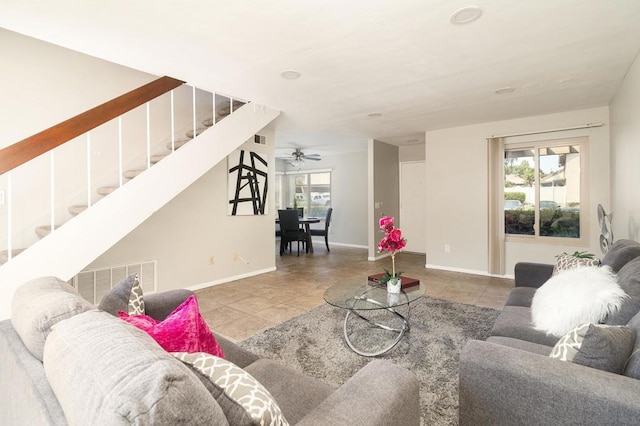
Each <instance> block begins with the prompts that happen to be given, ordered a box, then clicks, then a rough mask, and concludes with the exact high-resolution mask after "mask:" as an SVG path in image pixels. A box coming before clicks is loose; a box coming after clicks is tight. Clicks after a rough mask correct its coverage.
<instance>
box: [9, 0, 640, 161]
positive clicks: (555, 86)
mask: <svg viewBox="0 0 640 426" xmlns="http://www.w3.org/2000/svg"><path fill="white" fill-rule="evenodd" d="M471 5H474V6H478V7H480V8H481V9H482V11H483V15H482V17H481V18H480V19H479V20H476V21H474V22H472V23H469V24H466V25H452V24H451V22H450V17H451V15H452V14H453V13H454V12H455V11H456V10H458V9H460V8H462V7H465V6H471ZM0 27H4V28H7V29H10V30H13V31H17V32H20V33H23V34H27V35H30V36H33V37H36V38H40V39H43V40H46V41H49V42H51V43H55V44H59V45H61V46H65V47H68V48H71V49H74V50H77V51H80V52H84V53H87V54H90V55H94V56H97V57H100V58H103V59H107V60H110V61H113V62H116V63H120V64H122V65H126V66H129V67H132V68H136V69H139V70H142V71H146V72H149V73H152V74H157V75H170V76H172V77H175V78H179V79H182V80H185V81H187V82H188V83H190V84H195V85H196V86H199V87H202V88H205V89H209V90H215V91H218V92H222V93H227V94H231V95H233V96H237V97H240V98H243V99H247V100H251V101H254V102H258V103H263V104H266V105H269V106H270V107H274V108H277V109H280V110H282V112H283V114H282V116H281V118H280V119H279V120H278V122H277V129H276V131H277V139H278V145H279V146H280V147H285V148H286V149H285V150H284V151H285V152H289V151H292V149H291V148H293V147H303V148H305V147H306V148H308V147H313V148H312V149H306V150H305V151H306V152H308V153H311V152H314V153H315V152H319V153H329V152H335V151H336V150H338V151H349V150H357V149H362V147H363V146H364V145H365V142H366V140H367V139H368V138H376V139H380V140H383V141H387V142H390V143H396V144H404V143H406V141H407V140H409V139H416V138H417V139H419V141H424V131H426V130H432V129H437V128H446V127H451V126H459V125H465V124H472V123H478V122H485V121H494V120H502V119H509V118H517V117H523V116H530V115H538V114H545V113H553V112H558V111H566V110H573V109H581V108H588V107H594V106H602V105H607V104H608V103H609V101H610V99H611V98H612V96H613V94H614V93H615V90H616V88H617V87H618V85H619V84H620V82H621V81H622V79H623V77H624V75H625V73H626V72H627V70H628V68H629V66H630V64H631V62H632V61H633V59H634V57H635V56H636V54H637V53H638V50H639V49H640V0H476V1H473V0H470V1H462V0H394V1H392V0H322V1H319V0H316V1H312V0H304V1H300V0H269V1H264V0H235V1H220V0H183V1H180V2H176V1H170V0H137V1H130V0H110V1H108V2H98V1H89V0H85V1H78V0H56V1H55V2H53V1H45V0H34V1H24V0H3V1H2V2H0ZM287 69H293V70H297V71H298V72H300V73H301V77H300V78H299V79H297V80H285V79H283V78H282V77H281V76H280V72H281V71H283V70H287ZM507 86H511V87H514V88H515V89H516V90H515V91H514V92H512V93H509V94H503V95H498V94H495V93H494V91H495V90H496V89H499V88H503V87H507ZM370 112H380V113H382V116H381V117H379V118H370V117H368V116H367V114H368V113H370Z"/></svg>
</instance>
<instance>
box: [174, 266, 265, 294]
mask: <svg viewBox="0 0 640 426" xmlns="http://www.w3.org/2000/svg"><path fill="white" fill-rule="evenodd" d="M275 270H276V267H275V266H272V267H271V268H266V269H259V270H257V271H253V272H247V273H246V274H240V275H233V276H231V277H227V278H222V279H219V280H215V281H209V282H206V283H201V284H196V285H192V286H190V287H187V290H191V291H196V290H202V289H203V288H207V287H213V286H216V285H219V284H224V283H228V282H231V281H235V280H241V279H243V278H249V277H255V276H256V275H262V274H266V273H267V272H273V271H275Z"/></svg>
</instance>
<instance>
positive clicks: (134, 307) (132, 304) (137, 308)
mask: <svg viewBox="0 0 640 426" xmlns="http://www.w3.org/2000/svg"><path fill="white" fill-rule="evenodd" d="M127 313H128V314H129V315H144V299H143V298H142V286H141V285H140V281H139V280H138V274H136V278H135V280H134V281H133V285H132V286H131V293H129V304H128V305H127Z"/></svg>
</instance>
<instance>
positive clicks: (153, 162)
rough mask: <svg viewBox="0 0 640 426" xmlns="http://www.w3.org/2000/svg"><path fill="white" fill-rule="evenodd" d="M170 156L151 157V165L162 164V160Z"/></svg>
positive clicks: (158, 155)
mask: <svg viewBox="0 0 640 426" xmlns="http://www.w3.org/2000/svg"><path fill="white" fill-rule="evenodd" d="M168 155H169V154H157V155H152V156H151V157H149V160H150V161H151V164H156V163H158V162H160V161H161V160H163V159H165V158H167V156H168Z"/></svg>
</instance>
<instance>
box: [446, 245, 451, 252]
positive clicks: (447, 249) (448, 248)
mask: <svg viewBox="0 0 640 426" xmlns="http://www.w3.org/2000/svg"><path fill="white" fill-rule="evenodd" d="M444 252H445V253H451V246H450V245H449V244H445V245H444Z"/></svg>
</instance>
